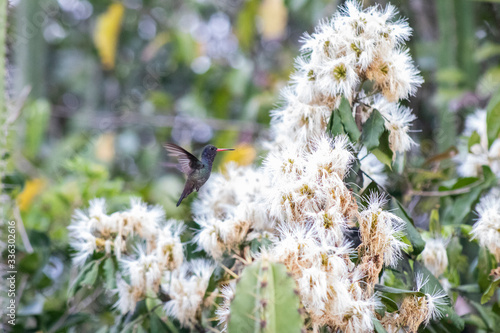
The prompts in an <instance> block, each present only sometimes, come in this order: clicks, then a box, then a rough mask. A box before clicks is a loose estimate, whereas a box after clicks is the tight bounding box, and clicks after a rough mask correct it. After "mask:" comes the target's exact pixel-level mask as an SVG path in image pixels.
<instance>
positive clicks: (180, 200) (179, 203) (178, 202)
mask: <svg viewBox="0 0 500 333" xmlns="http://www.w3.org/2000/svg"><path fill="white" fill-rule="evenodd" d="M182 200H184V193H183V194H182V195H181V197H180V198H179V201H177V205H176V207H179V206H180V205H181V202H182Z"/></svg>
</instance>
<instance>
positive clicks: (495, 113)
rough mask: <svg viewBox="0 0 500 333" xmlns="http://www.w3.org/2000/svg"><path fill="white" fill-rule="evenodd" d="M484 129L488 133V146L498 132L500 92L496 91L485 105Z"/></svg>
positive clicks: (499, 131) (499, 124)
mask: <svg viewBox="0 0 500 333" xmlns="http://www.w3.org/2000/svg"><path fill="white" fill-rule="evenodd" d="M486 112H487V113H486V131H487V133H488V147H491V145H492V144H493V141H495V139H497V138H498V135H499V134H500V93H499V92H497V93H496V94H495V95H494V96H493V97H492V98H491V99H490V102H489V103H488V106H487V107H486Z"/></svg>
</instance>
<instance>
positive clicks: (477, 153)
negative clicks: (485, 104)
mask: <svg viewBox="0 0 500 333" xmlns="http://www.w3.org/2000/svg"><path fill="white" fill-rule="evenodd" d="M474 132H476V133H477V134H478V135H479V143H476V144H474V145H472V146H471V147H470V149H468V144H467V143H466V142H463V143H462V145H461V149H460V150H461V151H460V154H459V155H458V156H457V157H456V158H455V161H456V162H457V163H458V164H459V167H458V172H459V173H460V174H461V175H463V176H469V177H476V176H478V175H480V174H481V172H482V166H483V165H487V166H489V167H490V169H491V171H492V172H493V173H494V174H496V175H497V176H498V175H500V138H497V139H495V141H493V142H492V143H491V146H490V147H488V134H487V130H486V111H485V110H477V111H476V112H474V113H473V114H471V115H470V116H468V117H467V119H466V121H465V129H464V132H463V134H464V135H465V136H467V137H469V136H471V135H472V134H473V133H474Z"/></svg>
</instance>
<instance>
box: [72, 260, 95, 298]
mask: <svg viewBox="0 0 500 333" xmlns="http://www.w3.org/2000/svg"><path fill="white" fill-rule="evenodd" d="M93 266H94V261H90V262H88V263H87V264H86V265H85V266H83V268H82V269H81V270H80V273H79V274H78V275H77V277H76V279H75V280H74V281H73V283H72V284H71V285H70V287H69V288H68V298H72V297H73V296H74V295H75V294H76V292H77V291H78V290H79V289H80V287H81V283H82V281H83V279H84V278H85V277H86V275H87V272H88V271H89V270H90V269H91V268H92V267H93Z"/></svg>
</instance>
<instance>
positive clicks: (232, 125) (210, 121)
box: [52, 112, 267, 132]
mask: <svg viewBox="0 0 500 333" xmlns="http://www.w3.org/2000/svg"><path fill="white" fill-rule="evenodd" d="M52 116H55V117H62V118H70V117H73V116H74V115H73V114H72V113H69V112H52ZM89 119H91V120H90V121H88V122H86V123H83V124H82V123H81V122H80V123H79V124H78V125H79V126H81V127H84V128H85V127H91V128H103V127H104V128H106V129H115V128H120V127H125V126H129V125H131V124H141V125H148V126H154V127H173V126H174V124H176V123H187V124H189V123H205V124H207V125H209V126H210V127H212V128H213V129H215V130H244V131H247V132H259V131H263V130H264V131H265V130H267V127H266V126H264V125H261V124H259V123H257V122H250V121H242V120H225V119H216V118H205V119H200V118H195V117H188V116H185V115H182V116H167V115H153V116H144V115H138V114H126V115H119V116H116V115H111V114H110V115H104V116H103V115H102V114H97V113H95V114H93V115H90V116H89Z"/></svg>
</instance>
